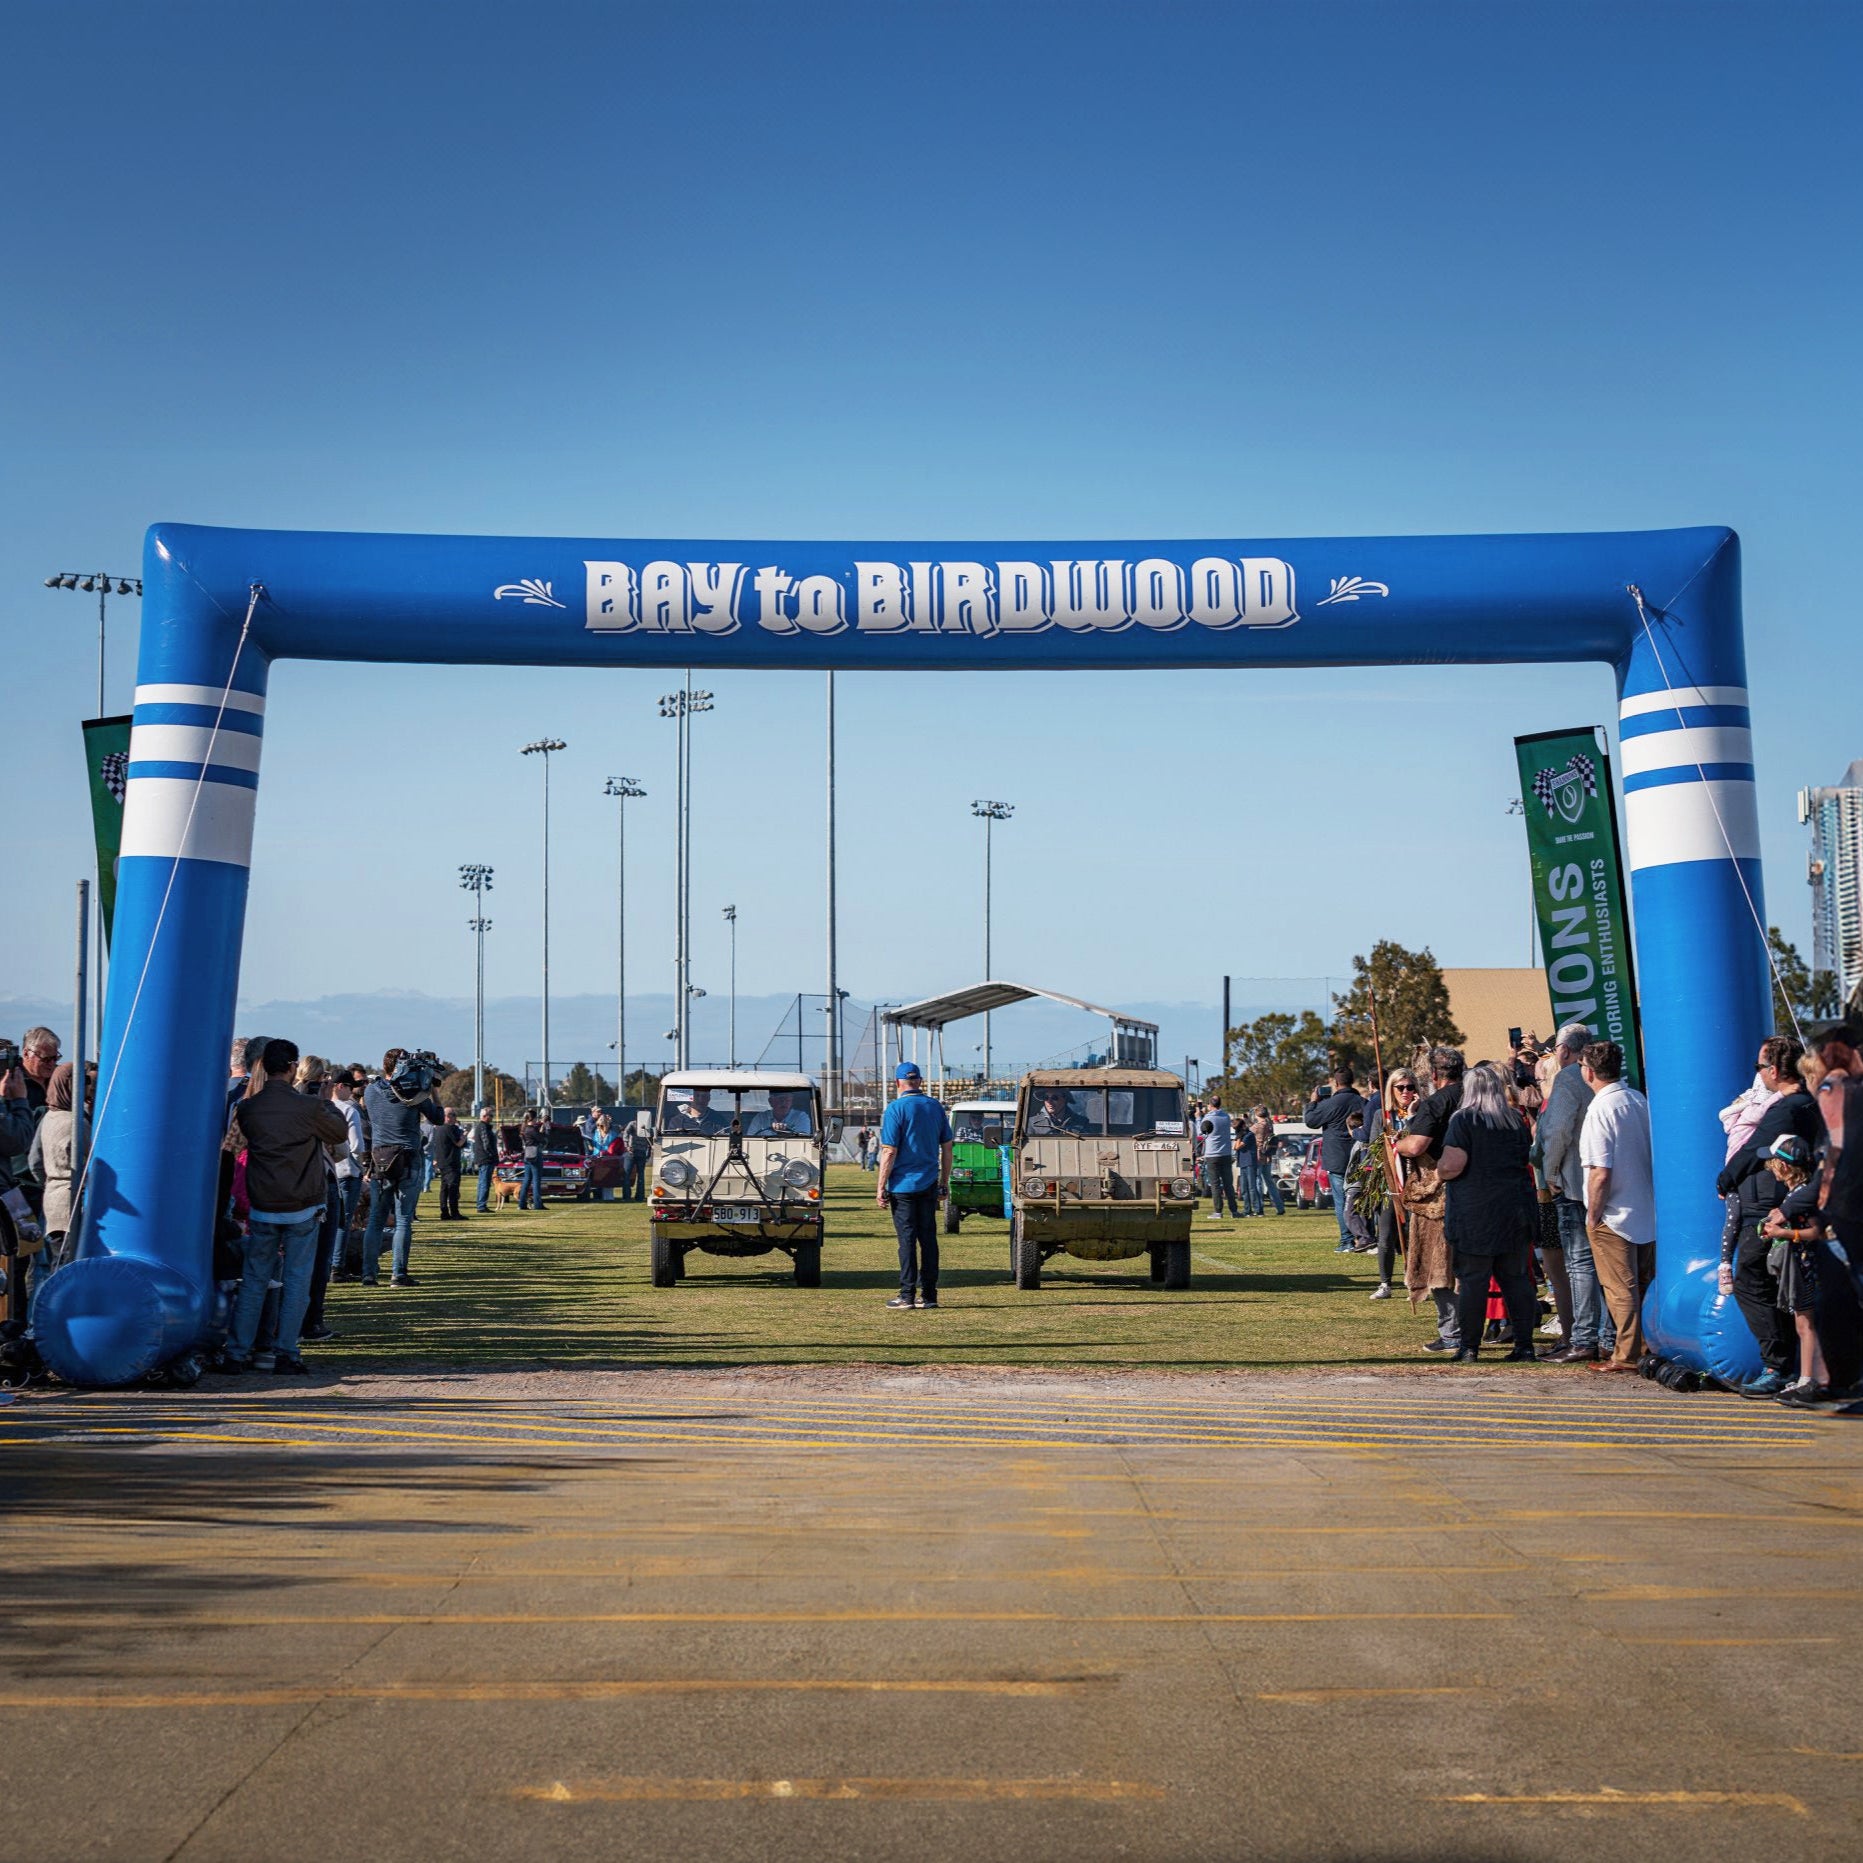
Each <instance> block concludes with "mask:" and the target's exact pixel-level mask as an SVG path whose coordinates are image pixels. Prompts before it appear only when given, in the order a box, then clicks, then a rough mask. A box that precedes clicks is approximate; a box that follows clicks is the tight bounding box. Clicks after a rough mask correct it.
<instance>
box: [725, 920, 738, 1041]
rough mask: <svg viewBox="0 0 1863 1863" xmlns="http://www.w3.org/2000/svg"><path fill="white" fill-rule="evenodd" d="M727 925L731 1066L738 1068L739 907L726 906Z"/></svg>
mask: <svg viewBox="0 0 1863 1863" xmlns="http://www.w3.org/2000/svg"><path fill="white" fill-rule="evenodd" d="M724 918H725V923H726V924H727V925H729V926H730V927H731V1065H732V1067H733V1068H735V1067H736V1066H737V907H736V906H726V907H725V909H724Z"/></svg>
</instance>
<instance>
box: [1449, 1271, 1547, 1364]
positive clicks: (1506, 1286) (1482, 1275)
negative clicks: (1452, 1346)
mask: <svg viewBox="0 0 1863 1863" xmlns="http://www.w3.org/2000/svg"><path fill="white" fill-rule="evenodd" d="M1532 1261H1533V1251H1532V1250H1531V1249H1524V1248H1520V1249H1514V1250H1513V1251H1512V1252H1511V1253H1506V1254H1500V1255H1471V1254H1470V1253H1469V1252H1468V1250H1467V1249H1461V1248H1459V1249H1457V1250H1456V1252H1455V1304H1456V1317H1457V1320H1458V1321H1459V1323H1460V1325H1461V1328H1462V1346H1463V1349H1464V1350H1465V1351H1472V1350H1473V1349H1474V1348H1475V1347H1476V1346H1478V1345H1480V1343H1481V1335H1482V1332H1483V1331H1484V1329H1485V1328H1486V1325H1487V1313H1488V1277H1489V1276H1490V1275H1492V1276H1493V1277H1494V1279H1495V1281H1496V1282H1497V1283H1498V1284H1499V1286H1500V1289H1501V1298H1502V1300H1504V1301H1505V1302H1506V1303H1507V1317H1508V1319H1509V1320H1510V1321H1511V1322H1512V1324H1513V1328H1514V1348H1515V1350H1516V1351H1527V1352H1530V1351H1532V1350H1533V1335H1534V1333H1535V1331H1536V1330H1537V1329H1538V1327H1539V1323H1540V1303H1539V1297H1538V1296H1537V1295H1536V1294H1535V1293H1534V1291H1533V1269H1532Z"/></svg>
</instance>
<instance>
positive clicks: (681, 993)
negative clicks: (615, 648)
mask: <svg viewBox="0 0 1863 1863" xmlns="http://www.w3.org/2000/svg"><path fill="white" fill-rule="evenodd" d="M712 697H713V695H712V694H711V693H709V692H695V691H694V690H693V689H692V669H691V668H690V667H688V668H687V669H686V678H685V684H684V685H683V686H681V687H680V689H679V690H678V691H677V692H668V693H664V694H662V695H661V698H660V716H661V717H662V718H672V719H674V720H676V721H677V722H678V725H679V734H678V738H677V740H676V743H675V746H674V753H673V755H674V766H675V769H676V770H677V772H678V800H677V806H676V808H675V814H676V816H677V818H678V819H677V822H676V824H675V829H674V835H675V843H676V846H677V852H678V858H677V862H676V872H675V876H674V886H673V891H674V894H675V905H674V913H673V917H674V920H675V924H674V938H673V1029H674V1050H675V1055H676V1058H677V1064H678V1065H679V1066H680V1067H686V1066H689V1065H690V1063H691V1051H692V1031H691V1003H690V999H691V997H692V995H693V989H692V718H693V715H694V714H695V713H697V712H708V711H710V710H711V709H712ZM699 994H701V995H702V994H703V992H702V991H701V992H699Z"/></svg>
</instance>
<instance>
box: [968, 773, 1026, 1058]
mask: <svg viewBox="0 0 1863 1863" xmlns="http://www.w3.org/2000/svg"><path fill="white" fill-rule="evenodd" d="M970 812H971V814H973V815H977V816H980V817H982V820H983V980H984V982H985V983H988V982H990V981H991V975H990V852H991V850H990V831H991V830H992V829H993V828H994V827H995V826H996V824H997V823H998V822H1006V821H1007V820H1008V819H1009V818H1010V816H1012V815H1013V814H1014V813H1015V812H1016V805H1015V804H1014V803H1013V802H990V801H987V800H982V799H979V800H978V801H976V802H973V803H972V804H971V805H970ZM990 1079H991V1075H990V1012H989V1011H988V1010H987V1009H986V1010H985V1011H984V1012H983V1087H984V1091H985V1092H986V1093H987V1092H988V1091H989V1086H990Z"/></svg>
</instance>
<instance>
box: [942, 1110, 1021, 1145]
mask: <svg viewBox="0 0 1863 1863" xmlns="http://www.w3.org/2000/svg"><path fill="white" fill-rule="evenodd" d="M1015 1131H1016V1109H1015V1108H1014V1107H1013V1106H1010V1105H1007V1104H1005V1105H1002V1106H991V1107H987V1108H985V1107H975V1106H959V1107H957V1108H955V1109H954V1110H953V1111H952V1114H951V1136H952V1138H954V1139H955V1140H956V1141H957V1143H958V1144H960V1145H1008V1144H1010V1143H1012V1142H1013V1140H1014V1138H1015Z"/></svg>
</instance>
